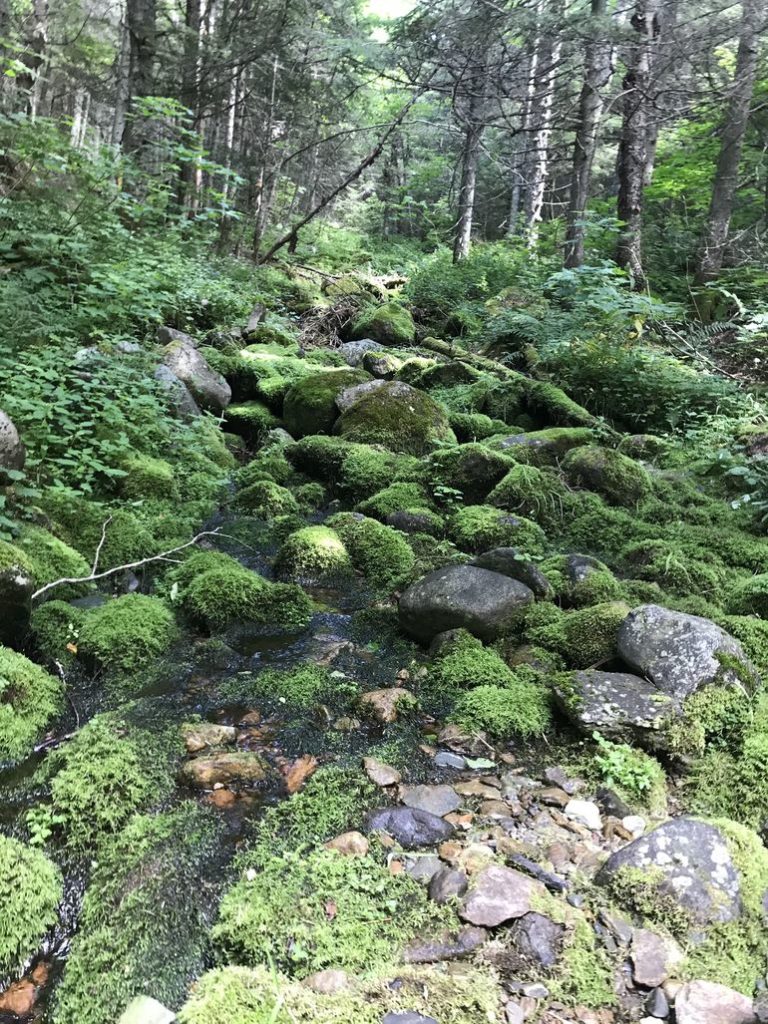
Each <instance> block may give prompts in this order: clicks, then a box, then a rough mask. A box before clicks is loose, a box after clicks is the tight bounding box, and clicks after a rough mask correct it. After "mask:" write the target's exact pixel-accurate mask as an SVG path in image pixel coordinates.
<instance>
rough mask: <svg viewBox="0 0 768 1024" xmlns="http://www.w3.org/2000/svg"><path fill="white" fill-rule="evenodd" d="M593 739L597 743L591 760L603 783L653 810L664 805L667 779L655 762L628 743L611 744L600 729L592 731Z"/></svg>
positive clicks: (660, 808)
mask: <svg viewBox="0 0 768 1024" xmlns="http://www.w3.org/2000/svg"><path fill="white" fill-rule="evenodd" d="M592 739H593V740H594V741H595V743H596V744H597V750H596V752H595V753H594V754H593V755H592V762H593V765H594V768H595V771H596V772H597V774H598V775H599V778H600V780H601V781H602V782H603V783H605V785H607V786H610V787H611V788H612V789H616V790H617V791H618V792H619V793H620V794H626V796H627V797H628V798H629V799H630V800H634V801H637V802H638V803H640V804H641V805H642V806H644V807H648V808H649V809H651V810H652V811H659V810H662V809H663V808H664V807H665V805H666V779H665V776H664V770H663V768H662V767H661V765H660V764H659V762H658V761H656V760H655V759H654V758H652V757H650V756H649V755H648V754H646V753H644V752H643V751H642V750H635V749H634V748H633V747H630V746H629V744H627V743H613V742H611V741H610V740H607V739H606V738H605V737H604V736H601V735H600V733H599V732H593V733H592Z"/></svg>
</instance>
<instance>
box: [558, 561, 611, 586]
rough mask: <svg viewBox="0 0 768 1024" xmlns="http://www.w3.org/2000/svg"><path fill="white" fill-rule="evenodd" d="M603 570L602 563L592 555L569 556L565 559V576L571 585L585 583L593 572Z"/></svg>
mask: <svg viewBox="0 0 768 1024" xmlns="http://www.w3.org/2000/svg"><path fill="white" fill-rule="evenodd" d="M602 568H603V566H602V565H601V563H600V561H599V560H598V559H597V558H593V557H592V556H591V555H567V556H566V559H565V574H566V576H567V577H568V582H569V583H583V582H584V580H585V579H586V578H587V577H588V576H591V575H592V573H593V572H599V571H600V570H601V569H602Z"/></svg>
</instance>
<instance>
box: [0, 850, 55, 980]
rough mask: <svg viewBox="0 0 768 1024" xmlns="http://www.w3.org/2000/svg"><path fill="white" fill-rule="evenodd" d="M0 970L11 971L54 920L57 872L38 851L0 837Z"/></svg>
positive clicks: (27, 954)
mask: <svg viewBox="0 0 768 1024" xmlns="http://www.w3.org/2000/svg"><path fill="white" fill-rule="evenodd" d="M0 872H2V878H3V886H2V890H1V891H0V971H2V972H3V974H5V973H9V972H12V971H15V970H16V969H17V968H18V967H19V966H20V965H21V964H23V963H24V962H25V961H26V960H27V959H29V957H31V956H32V954H33V953H34V952H35V951H36V950H37V948H38V946H39V944H40V941H41V939H42V938H43V936H44V935H45V933H46V932H47V931H48V929H49V928H52V927H53V925H54V924H55V923H56V920H57V916H58V915H57V908H58V905H59V903H60V902H61V897H62V895H63V883H62V878H61V873H60V872H59V869H58V868H57V867H56V865H55V864H53V863H52V862H51V861H50V860H49V859H48V858H47V857H46V856H45V854H44V853H42V852H41V851H40V850H34V849H32V848H31V847H29V846H25V845H24V843H20V842H19V841H18V840H17V839H10V838H8V837H7V836H0Z"/></svg>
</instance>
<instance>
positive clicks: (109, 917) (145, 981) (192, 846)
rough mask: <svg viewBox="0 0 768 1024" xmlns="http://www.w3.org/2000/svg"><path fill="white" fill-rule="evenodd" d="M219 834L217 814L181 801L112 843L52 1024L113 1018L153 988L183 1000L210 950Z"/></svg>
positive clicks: (160, 995)
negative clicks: (213, 877) (211, 883)
mask: <svg viewBox="0 0 768 1024" xmlns="http://www.w3.org/2000/svg"><path fill="white" fill-rule="evenodd" d="M219 838H220V837H219V828H218V826H217V824H216V821H215V819H214V817H213V815H212V814H211V812H208V811H205V810H202V809H200V808H197V807H195V806H194V805H192V804H183V805H182V806H180V807H178V808H177V809H175V810H174V811H172V812H169V813H167V814H162V815H159V816H157V817H135V818H133V819H132V821H131V822H130V823H129V824H128V825H127V826H126V828H125V830H124V831H123V832H122V834H121V835H119V836H115V837H114V838H112V839H111V840H110V841H109V842H108V843H107V844H105V846H104V847H103V848H102V849H101V851H100V853H99V858H98V861H97V863H96V866H95V869H94V872H93V876H92V878H91V881H90V885H89V886H88V890H87V892H86V895H85V900H84V902H83V909H82V913H81V914H80V917H79V920H78V930H77V934H76V935H75V937H74V939H73V941H72V948H71V951H70V953H69V956H68V958H67V963H66V967H65V970H64V976H63V978H62V981H61V984H60V986H59V988H58V990H57V992H56V997H55V1002H54V1009H53V1014H52V1018H53V1021H54V1022H55V1024H104V1022H105V1021H115V1020H117V1019H118V1018H119V1016H120V1014H121V1013H122V1011H123V1010H124V1009H125V1007H126V1005H127V1004H128V1003H129V1002H130V1000H131V999H132V998H133V997H134V996H136V995H140V994H145V993H146V992H147V991H150V992H151V993H152V995H153V996H154V997H155V998H156V999H158V1000H160V1001H161V1002H162V1003H164V1004H165V1005H172V1006H175V1005H178V1004H179V1003H181V1002H182V1000H183V999H184V997H185V995H186V991H187V987H188V985H189V983H190V982H191V980H192V979H193V978H194V977H196V976H198V975H199V974H200V972H201V971H202V970H203V967H204V964H205V960H206V956H207V953H208V942H207V936H206V928H207V924H208V919H209V916H210V913H211V907H210V900H211V885H210V880H211V879H210V876H211V874H212V868H213V865H214V864H215V861H216V858H217V856H218V855H219V851H218V841H219ZM206 876H208V878H206ZM116 965H119V969H118V967H116Z"/></svg>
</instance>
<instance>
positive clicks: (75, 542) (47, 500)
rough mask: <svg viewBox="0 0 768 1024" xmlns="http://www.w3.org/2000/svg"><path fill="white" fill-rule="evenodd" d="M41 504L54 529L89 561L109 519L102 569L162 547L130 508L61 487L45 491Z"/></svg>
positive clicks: (101, 558)
mask: <svg viewBox="0 0 768 1024" xmlns="http://www.w3.org/2000/svg"><path fill="white" fill-rule="evenodd" d="M40 504H41V506H42V508H43V510H44V511H45V513H46V514H47V515H48V516H49V518H50V520H51V523H52V527H51V528H52V530H53V532H54V533H55V534H56V535H57V536H58V537H61V538H62V539H63V540H64V541H65V542H66V543H67V544H69V545H70V546H71V547H73V548H75V550H76V551H78V552H79V553H80V554H81V555H83V556H84V557H85V559H86V561H89V560H90V561H92V560H93V557H94V554H95V552H96V548H97V547H98V545H99V542H100V540H101V535H102V528H103V527H104V524H105V523H106V522H107V520H109V522H108V523H107V526H106V530H105V540H104V544H103V546H102V549H101V556H100V559H99V566H100V567H101V568H103V569H108V568H110V567H112V566H116V565H125V564H127V563H128V562H132V561H136V560H138V559H140V558H146V557H147V556H148V555H155V554H157V552H158V550H160V551H161V550H162V548H158V546H157V544H156V541H155V538H154V536H153V534H152V531H151V529H150V528H149V527H148V526H147V525H146V524H145V523H143V522H142V521H141V520H140V519H139V517H138V515H136V514H135V513H134V512H131V511H129V510H128V509H124V508H113V507H110V506H107V505H104V504H102V503H100V502H96V501H91V500H89V499H87V498H85V497H83V496H82V495H80V494H75V493H74V492H73V491H64V490H60V489H58V488H57V489H55V490H54V489H51V490H47V491H44V492H43V495H42V497H41V499H40Z"/></svg>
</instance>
